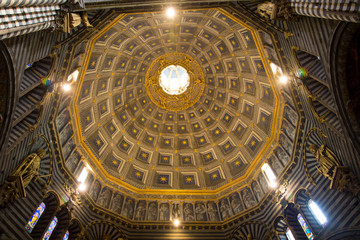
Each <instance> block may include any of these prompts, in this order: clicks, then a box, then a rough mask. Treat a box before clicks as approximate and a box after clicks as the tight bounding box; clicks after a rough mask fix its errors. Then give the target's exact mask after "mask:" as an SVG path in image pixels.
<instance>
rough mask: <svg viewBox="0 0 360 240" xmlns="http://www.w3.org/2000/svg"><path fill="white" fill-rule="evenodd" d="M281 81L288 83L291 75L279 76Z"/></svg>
mask: <svg viewBox="0 0 360 240" xmlns="http://www.w3.org/2000/svg"><path fill="white" fill-rule="evenodd" d="M279 81H280V83H282V84H285V83H287V82H288V81H289V77H288V76H286V75H282V76H281V77H280V78H279Z"/></svg>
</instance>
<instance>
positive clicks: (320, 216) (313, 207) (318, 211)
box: [308, 199, 327, 226]
mask: <svg viewBox="0 0 360 240" xmlns="http://www.w3.org/2000/svg"><path fill="white" fill-rule="evenodd" d="M308 205H309V208H310V211H311V213H312V214H313V215H314V216H315V218H316V220H317V221H318V222H319V223H320V224H321V225H322V226H325V225H326V223H327V219H326V217H325V215H324V213H323V212H322V211H321V209H320V208H319V206H318V205H317V204H316V203H315V202H314V201H313V200H312V199H310V200H309V202H308Z"/></svg>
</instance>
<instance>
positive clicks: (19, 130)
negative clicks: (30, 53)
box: [8, 54, 55, 148]
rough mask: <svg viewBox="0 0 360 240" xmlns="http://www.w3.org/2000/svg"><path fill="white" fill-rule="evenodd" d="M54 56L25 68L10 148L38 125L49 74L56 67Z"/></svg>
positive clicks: (9, 143)
mask: <svg viewBox="0 0 360 240" xmlns="http://www.w3.org/2000/svg"><path fill="white" fill-rule="evenodd" d="M54 58H55V54H52V55H49V56H46V57H45V58H42V59H40V60H39V61H37V62H34V63H33V64H32V65H31V67H29V68H26V69H25V70H24V74H23V77H22V79H21V81H20V87H19V100H18V102H17V104H16V107H15V111H14V115H13V123H12V129H11V132H10V136H9V141H8V147H9V148H11V146H14V145H15V144H16V143H17V142H19V141H20V140H21V139H23V138H24V137H25V136H26V135H27V134H28V133H29V132H32V131H33V130H34V129H35V128H36V127H37V124H38V122H39V121H40V119H41V115H42V107H41V104H42V102H43V100H44V98H45V95H46V92H47V90H48V87H49V83H50V81H49V80H48V76H49V74H50V72H51V71H52V70H53V68H54V64H53V63H54Z"/></svg>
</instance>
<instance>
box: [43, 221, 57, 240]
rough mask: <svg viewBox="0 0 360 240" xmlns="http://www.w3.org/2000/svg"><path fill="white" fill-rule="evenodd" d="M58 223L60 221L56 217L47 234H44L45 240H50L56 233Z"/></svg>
mask: <svg viewBox="0 0 360 240" xmlns="http://www.w3.org/2000/svg"><path fill="white" fill-rule="evenodd" d="M57 223H58V219H57V217H54V218H53V220H52V221H51V223H50V225H49V227H48V229H47V230H46V233H45V234H44V237H43V240H49V238H50V236H51V234H52V232H53V231H54V229H55V227H56V224H57Z"/></svg>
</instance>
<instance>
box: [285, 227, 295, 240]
mask: <svg viewBox="0 0 360 240" xmlns="http://www.w3.org/2000/svg"><path fill="white" fill-rule="evenodd" d="M285 236H286V238H287V239H288V240H295V237H294V234H293V233H292V231H291V229H290V228H289V227H287V228H286V232H285Z"/></svg>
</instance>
